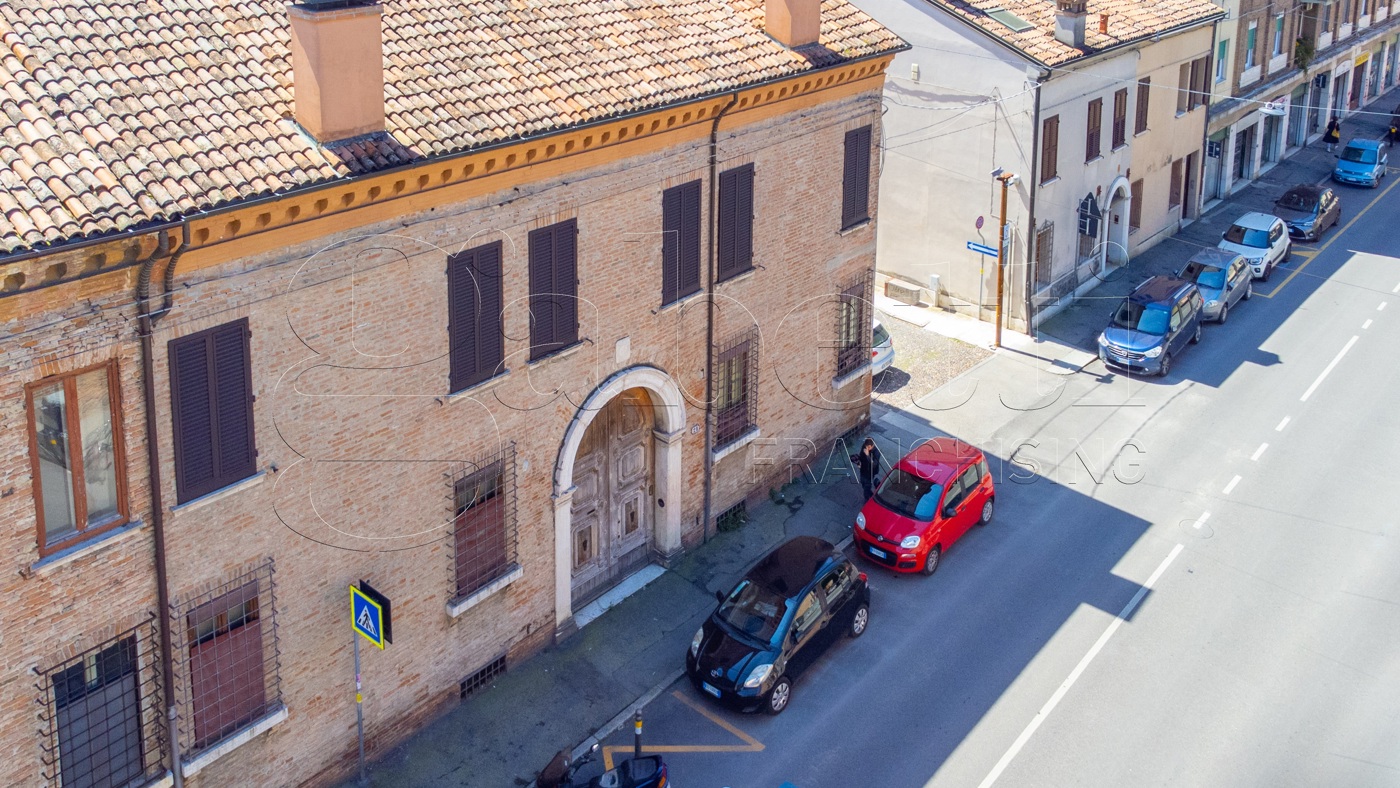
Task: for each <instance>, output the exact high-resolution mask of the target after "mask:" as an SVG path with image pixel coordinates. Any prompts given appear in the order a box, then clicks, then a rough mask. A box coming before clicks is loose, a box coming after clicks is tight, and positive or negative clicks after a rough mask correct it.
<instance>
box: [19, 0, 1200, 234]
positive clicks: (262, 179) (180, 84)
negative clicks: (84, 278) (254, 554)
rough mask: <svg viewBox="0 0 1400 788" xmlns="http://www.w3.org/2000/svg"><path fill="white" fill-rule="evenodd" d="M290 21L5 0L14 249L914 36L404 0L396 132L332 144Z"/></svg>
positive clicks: (395, 49)
mask: <svg viewBox="0 0 1400 788" xmlns="http://www.w3.org/2000/svg"><path fill="white" fill-rule="evenodd" d="M1120 2H1121V0H1120ZM1166 2H1167V3H1169V4H1170V3H1188V4H1189V3H1194V2H1196V0H1166ZM286 14H287V12H286V5H285V0H244V1H243V2H219V3H215V2H213V0H161V2H159V3H155V2H143V1H141V0H6V2H5V3H3V4H0V163H3V165H4V166H3V168H0V188H3V189H4V193H3V194H2V195H0V253H5V252H12V251H17V250H23V249H26V248H30V247H34V246H37V245H40V244H45V243H55V242H60V241H63V240H67V239H69V238H73V237H77V236H84V235H91V234H95V233H103V232H110V231H114V230H121V229H126V228H128V227H132V226H135V225H139V224H141V223H143V222H153V221H161V220H164V219H168V218H171V217H173V216H175V215H176V214H178V213H181V212H187V211H194V210H199V209H205V208H209V207H213V206H216V205H218V204H220V203H223V202H227V201H229V200H234V199H239V198H247V197H253V196H258V195H260V194H266V193H271V192H275V191H277V190H282V189H287V188H291V187H292V186H299V185H303V184H308V183H314V182H316V181H329V180H332V179H336V178H342V177H345V176H347V175H352V174H357V173H364V172H370V171H373V170H375V169H377V168H383V167H390V166H397V165H400V164H405V163H409V162H412V161H414V160H416V159H420V158H422V157H423V156H424V155H429V154H444V153H451V152H455V151H460V150H465V149H470V148H472V147H474V146H479V145H484V144H489V143H492V142H497V141H501V140H505V139H510V138H513V137H518V136H522V135H527V134H535V133H540V132H545V131H548V130H551V129H556V128H561V127H566V126H569V125H574V124H578V123H584V122H588V121H593V120H598V119H601V118H607V117H611V116H615V115H618V114H622V113H626V112H629V111H634V110H638V109H642V108H645V107H651V106H658V105H664V104H667V103H671V102H675V101H681V100H686V99H691V98H696V97H699V96H703V95H707V94H713V93H718V92H722V91H724V90H728V89H730V88H733V87H737V86H742V85H745V84H751V83H754V82H758V81H762V80H765V79H771V78H779V77H782V76H786V75H790V74H797V73H801V72H803V71H805V70H809V69H811V68H814V67H821V66H824V65H829V64H832V63H836V62H839V61H841V60H843V59H850V58H857V57H863V56H867V55H873V54H879V53H887V52H893V51H895V50H897V49H899V48H900V47H902V46H903V42H902V41H900V40H899V38H898V37H896V36H895V35H894V34H893V33H891V32H889V31H888V30H886V29H885V28H883V27H882V26H880V25H879V24H878V23H877V22H875V21H874V20H873V19H871V18H870V17H869V16H867V15H865V14H864V13H863V12H861V11H860V10H859V9H857V8H856V7H855V6H853V5H851V4H850V3H849V2H847V0H823V3H822V38H821V42H820V45H819V46H814V47H807V48H802V49H800V50H788V49H786V48H784V47H782V46H781V45H779V44H778V43H777V42H775V41H773V40H772V39H771V38H769V37H768V36H767V35H766V34H765V33H764V32H763V30H762V24H763V16H764V14H763V0H551V2H548V3H530V4H522V3H520V2H518V0H393V1H392V2H390V3H388V4H386V5H385V7H384V16H383V24H384V61H385V97H386V100H385V111H386V126H387V129H386V132H385V133H384V134H380V135H374V136H372V137H369V138H366V139H362V140H357V141H355V142H354V143H353V144H351V145H346V144H344V143H337V144H331V145H327V146H325V147H324V148H318V147H317V146H316V145H315V143H314V142H312V141H311V140H310V139H308V138H307V136H306V135H305V134H302V133H301V132H300V131H299V130H298V129H297V127H296V126H295V124H293V123H291V122H288V121H286V120H283V119H284V118H288V117H291V112H292V105H293V100H294V87H293V85H292V74H291V58H290V50H289V45H290V38H289V36H290V33H289V30H288V26H287V15H286Z"/></svg>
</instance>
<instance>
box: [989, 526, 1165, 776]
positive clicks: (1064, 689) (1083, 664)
mask: <svg viewBox="0 0 1400 788" xmlns="http://www.w3.org/2000/svg"><path fill="white" fill-rule="evenodd" d="M1181 550H1182V545H1177V546H1176V547H1173V548H1172V551H1171V552H1170V553H1168V554H1167V557H1166V558H1164V559H1162V563H1161V564H1158V566H1157V569H1156V571H1154V572H1153V573H1152V576H1151V577H1149V578H1147V582H1146V583H1143V584H1142V587H1141V588H1139V589H1138V590H1137V593H1136V594H1133V598H1132V599H1131V600H1129V601H1128V604H1127V605H1125V606H1124V607H1123V612H1121V613H1119V614H1118V617H1117V618H1115V619H1113V623H1111V624H1109V625H1108V629H1105V630H1104V633H1103V634H1102V635H1099V639H1098V640H1097V641H1095V643H1094V645H1093V647H1091V648H1090V649H1089V653H1087V654H1085V655H1084V658H1083V659H1081V660H1079V664H1078V665H1075V666H1074V670H1072V671H1070V674H1069V678H1067V679H1065V681H1064V683H1063V684H1061V685H1060V687H1059V689H1057V690H1055V694H1053V695H1051V696H1050V700H1047V701H1046V702H1045V705H1044V706H1042V707H1040V711H1039V712H1038V713H1037V714H1036V715H1035V718H1034V719H1032V720H1031V721H1030V724H1029V725H1027V726H1026V729H1025V730H1023V731H1021V735H1020V736H1017V737H1016V741H1015V742H1014V743H1012V745H1011V749H1009V750H1007V751H1006V754H1005V755H1003V756H1001V760H999V761H997V765H996V766H994V767H992V770H991V771H990V772H988V773H987V776H986V778H985V779H983V780H982V783H981V784H980V786H979V787H978V788H989V787H990V786H991V785H992V783H995V782H996V781H997V778H998V777H1000V776H1001V773H1002V772H1003V771H1006V767H1007V766H1009V765H1010V764H1011V761H1012V759H1014V758H1015V757H1016V754H1017V753H1019V752H1020V751H1021V748H1022V747H1024V746H1026V742H1028V741H1030V738H1031V736H1032V735H1033V734H1034V733H1035V730H1036V728H1039V727H1040V724H1041V723H1042V722H1045V719H1046V718H1047V717H1049V716H1050V712H1052V711H1054V710H1055V706H1057V705H1059V703H1060V700H1061V699H1062V698H1064V696H1065V694H1066V693H1068V692H1069V688H1070V687H1073V686H1074V682H1076V681H1078V680H1079V677H1080V676H1081V675H1083V673H1084V669H1085V668H1087V667H1089V663H1090V662H1093V661H1094V657H1096V656H1098V654H1099V652H1100V651H1102V650H1103V647H1104V645H1105V644H1106V643H1108V639H1109V638H1111V637H1113V633H1114V632H1117V631H1118V627H1120V626H1122V624H1123V622H1124V621H1125V620H1127V618H1128V617H1129V616H1131V615H1132V614H1133V610H1134V609H1136V608H1137V606H1138V603H1139V602H1141V601H1142V598H1143V597H1145V596H1147V592H1148V591H1149V590H1150V589H1151V588H1152V586H1153V585H1155V584H1156V582H1157V580H1158V579H1159V578H1161V576H1162V573H1163V572H1165V571H1167V567H1168V566H1170V565H1171V562H1172V561H1173V560H1174V559H1175V558H1176V556H1177V554H1179V553H1180V552H1181Z"/></svg>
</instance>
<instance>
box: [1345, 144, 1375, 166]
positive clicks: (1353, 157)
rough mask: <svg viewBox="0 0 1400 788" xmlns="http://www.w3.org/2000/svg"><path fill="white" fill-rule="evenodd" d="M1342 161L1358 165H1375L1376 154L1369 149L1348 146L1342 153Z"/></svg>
mask: <svg viewBox="0 0 1400 788" xmlns="http://www.w3.org/2000/svg"><path fill="white" fill-rule="evenodd" d="M1342 161H1354V162H1357V163H1359V164H1375V163H1376V152H1375V151H1373V150H1371V149H1370V148H1353V147H1351V146H1350V145H1348V146H1347V147H1346V149H1344V150H1343V151H1342Z"/></svg>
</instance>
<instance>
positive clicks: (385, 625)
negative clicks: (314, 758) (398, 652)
mask: <svg viewBox="0 0 1400 788" xmlns="http://www.w3.org/2000/svg"><path fill="white" fill-rule="evenodd" d="M350 627H351V628H352V629H353V630H354V634H352V635H351V636H350V638H351V640H353V641H354V644H355V734H356V737H357V738H358V739H359V745H360V755H359V766H360V785H366V784H367V783H368V780H367V779H366V778H365V711H364V701H365V696H364V693H363V692H362V687H363V685H362V684H361V683H360V638H359V637H356V636H355V635H360V636H362V637H364V639H366V640H368V641H369V642H371V643H373V644H374V645H376V646H378V647H379V648H380V649H381V650H382V649H383V648H384V644H385V643H392V642H393V638H394V627H393V618H392V616H391V615H390V607H389V598H388V597H386V596H384V595H383V594H381V593H379V592H378V591H375V590H374V587H373V586H371V585H370V584H369V583H366V582H365V581H363V580H361V581H360V585H359V587H358V588H357V587H355V586H350Z"/></svg>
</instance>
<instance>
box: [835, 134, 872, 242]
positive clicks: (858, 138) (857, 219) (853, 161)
mask: <svg viewBox="0 0 1400 788" xmlns="http://www.w3.org/2000/svg"><path fill="white" fill-rule="evenodd" d="M870 144H871V127H870V126H869V125H866V126H861V127H860V128H858V129H851V130H850V131H848V132H846V139H845V151H844V162H843V164H842V168H841V230H842V231H843V232H844V231H846V230H851V229H854V228H856V227H859V226H860V225H862V224H864V223H866V222H868V221H870V158H871V157H870Z"/></svg>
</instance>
